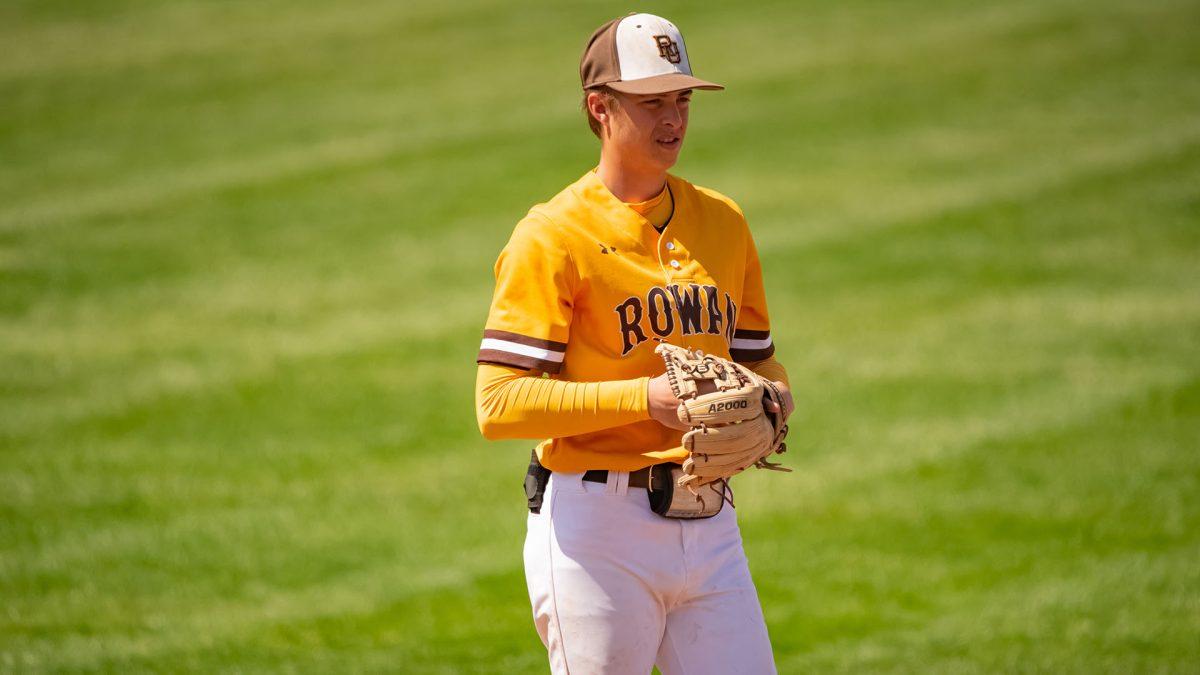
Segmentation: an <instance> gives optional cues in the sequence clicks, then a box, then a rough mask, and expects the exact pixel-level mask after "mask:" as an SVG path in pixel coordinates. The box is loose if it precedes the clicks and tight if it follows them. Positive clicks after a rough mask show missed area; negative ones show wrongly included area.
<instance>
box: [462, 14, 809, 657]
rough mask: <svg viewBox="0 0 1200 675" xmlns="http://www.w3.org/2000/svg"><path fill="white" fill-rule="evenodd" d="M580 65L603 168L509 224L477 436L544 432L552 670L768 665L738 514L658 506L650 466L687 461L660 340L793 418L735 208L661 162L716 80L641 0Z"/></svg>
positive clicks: (751, 249) (537, 521) (542, 497)
mask: <svg viewBox="0 0 1200 675" xmlns="http://www.w3.org/2000/svg"><path fill="white" fill-rule="evenodd" d="M580 77H581V80H582V85H583V90H584V108H585V110H586V113H587V117H588V123H589V126H590V127H591V129H592V131H593V133H594V134H595V135H596V136H597V137H598V138H599V139H600V161H599V164H598V165H597V166H596V168H594V169H592V170H591V171H588V172H587V173H585V174H584V175H583V176H582V177H580V178H579V179H578V180H577V181H575V182H574V183H572V184H570V185H568V186H567V187H566V188H565V189H564V190H562V191H561V192H560V193H558V194H557V195H555V196H554V197H552V198H551V199H549V200H548V201H547V202H545V203H542V204H537V205H536V206H534V207H533V208H532V209H530V211H529V213H528V214H527V215H526V216H525V217H524V218H523V219H521V220H520V222H518V223H517V226H516V228H515V229H514V231H513V234H512V237H511V239H510V240H509V242H508V244H507V245H506V246H505V247H504V249H503V251H502V252H501V253H500V256H499V258H498V260H497V261H496V265H495V276H496V288H495V294H494V296H493V299H492V303H491V309H490V312H489V314H488V318H487V323H486V327H485V330H484V338H483V342H482V343H481V345H480V349H479V356H478V359H477V362H478V364H479V366H478V380H477V385H476V408H477V410H476V412H477V417H478V421H479V426H480V430H481V431H482V433H483V434H484V436H485V437H487V438H489V439H503V438H531V439H540V440H541V443H540V444H538V446H537V448H536V450H535V456H534V458H533V459H532V460H531V467H530V472H529V475H528V476H527V477H526V494H527V497H528V499H529V506H530V513H529V516H528V521H527V535H526V540H525V550H524V558H525V572H526V580H527V583H528V588H529V597H530V601H531V603H532V606H533V616H534V623H535V626H536V628H537V632H538V635H539V636H540V637H541V639H542V642H543V643H544V644H545V646H546V648H547V651H548V653H549V659H550V665H551V669H552V671H553V672H555V673H568V672H570V673H577V674H578V673H638V674H645V673H649V672H650V670H651V669H652V667H653V666H655V665H657V666H658V668H659V669H660V670H661V671H662V672H663V673H664V675H675V674H678V673H687V674H688V675H694V674H698V673H700V674H702V673H714V674H715V673H720V674H722V675H728V674H730V673H755V674H759V673H772V672H775V666H774V661H773V658H772V653H771V645H770V641H769V639H768V635H767V629H766V625H765V622H764V620H763V615H762V610H761V607H760V605H759V601H758V596H757V594H756V591H755V588H754V584H753V581H752V580H751V578H750V572H749V569H748V566H747V562H746V557H745V554H744V553H743V549H742V543H741V536H740V534H739V531H738V525H737V518H736V515H735V511H734V509H733V508H731V507H727V508H720V503H721V500H720V499H718V500H716V502H717V506H716V507H715V508H716V509H717V510H716V511H713V510H711V509H710V510H708V511H706V512H704V513H702V514H694V515H699V516H702V517H691V516H688V517H684V518H677V517H664V516H663V515H660V513H659V512H656V511H653V510H652V509H651V506H650V505H649V502H650V501H651V499H652V496H653V495H654V494H655V490H656V489H658V488H655V487H654V486H655V485H659V486H660V487H661V482H660V483H655V479H654V478H653V476H655V475H658V474H657V473H656V472H658V471H659V469H661V468H662V467H678V465H679V463H681V462H684V461H685V460H687V459H688V457H689V452H688V450H686V449H684V447H682V446H681V442H680V438H681V432H682V431H683V430H685V429H688V428H689V425H687V424H685V423H683V422H681V421H680V417H679V412H678V409H679V405H680V399H679V398H678V397H677V396H676V394H675V391H674V390H673V389H672V386H671V383H670V382H669V381H668V378H667V377H666V376H665V375H664V374H663V373H664V365H663V359H662V358H660V356H659V355H657V354H656V353H655V349H656V347H657V346H658V345H659V344H660V343H667V344H670V345H679V346H682V347H689V348H693V349H698V350H702V351H703V352H704V353H707V354H711V355H717V356H721V357H724V358H728V359H731V360H732V361H734V362H736V363H739V364H742V365H745V366H747V367H748V368H749V369H750V371H753V373H756V374H757V375H758V376H762V377H763V378H765V380H769V381H771V382H773V383H774V385H775V386H776V388H777V389H778V390H779V391H780V392H782V393H783V398H782V400H781V402H780V403H771V404H764V406H766V407H770V406H773V407H774V412H777V413H780V414H782V415H785V416H786V414H787V413H790V412H791V406H792V403H791V395H790V393H788V385H787V374H786V372H785V371H784V369H783V367H782V366H781V365H780V364H779V363H778V362H777V361H776V360H775V359H774V357H773V354H774V351H775V347H774V344H773V342H772V339H771V331H770V322H769V320H768V315H767V303H766V297H765V295H764V291H763V283H762V273H761V269H760V267H759V259H758V253H757V251H756V249H755V246H754V241H753V239H752V238H751V236H750V231H749V229H748V226H747V224H746V220H745V218H744V217H743V215H742V211H741V210H740V209H739V208H738V206H737V204H735V203H734V202H733V201H732V200H731V199H729V198H728V197H725V196H724V195H722V194H720V193H718V192H716V191H714V190H710V189H707V188H702V187H698V186H695V185H692V184H691V183H689V182H688V181H686V180H684V179H682V178H679V177H677V176H674V175H671V174H669V173H667V170H668V169H670V168H671V167H672V166H673V165H674V164H675V162H676V159H677V158H678V156H679V151H680V147H681V146H682V145H683V142H684V138H685V136H686V132H687V125H688V108H689V105H690V102H691V99H692V93H693V92H694V91H696V90H719V89H722V88H723V87H721V86H720V85H717V84H713V83H711V82H706V81H704V80H701V79H698V78H696V77H694V76H693V75H692V68H691V65H690V61H689V59H688V52H687V49H686V48H685V46H684V42H683V37H682V36H681V35H680V33H679V30H678V29H677V28H676V27H675V25H674V24H672V23H671V22H670V21H668V20H666V19H664V18H661V17H658V16H653V15H650V14H630V15H628V16H625V17H622V18H620V19H614V20H612V21H609V22H607V23H605V24H604V25H603V26H601V27H600V28H599V29H597V30H596V31H595V32H594V33H593V34H592V36H591V39H590V40H589V41H588V43H587V46H586V48H585V50H584V53H583V57H582V60H581V63H580ZM781 408H782V409H781ZM648 489H649V492H648ZM723 496H725V495H724V494H723Z"/></svg>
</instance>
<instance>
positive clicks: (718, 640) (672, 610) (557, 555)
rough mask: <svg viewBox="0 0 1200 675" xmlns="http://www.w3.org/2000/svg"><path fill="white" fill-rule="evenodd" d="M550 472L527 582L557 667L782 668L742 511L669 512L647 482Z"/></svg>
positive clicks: (530, 541)
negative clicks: (746, 543)
mask: <svg viewBox="0 0 1200 675" xmlns="http://www.w3.org/2000/svg"><path fill="white" fill-rule="evenodd" d="M582 478H583V474H579V473H574V474H572V473H555V474H552V475H551V476H550V484H549V485H548V486H547V488H546V494H545V497H544V499H543V501H542V508H541V513H536V514H535V513H530V514H529V519H528V530H527V534H526V537H525V578H526V582H527V583H528V585H529V599H530V602H531V603H532V605H533V619H534V624H535V625H536V627H537V632H538V635H539V636H540V637H541V638H542V643H543V644H545V645H546V649H547V651H548V652H549V656H550V669H551V671H552V672H554V673H557V674H563V675H565V674H567V673H571V674H573V675H592V674H598V673H604V674H606V675H608V674H613V675H625V674H627V673H628V674H636V675H646V674H647V673H649V672H650V670H651V668H652V666H654V665H657V666H658V668H659V670H661V671H662V673H663V675H708V674H710V673H711V674H712V675H732V674H734V673H746V674H748V675H763V674H767V673H774V672H775V662H774V659H773V657H772V654H771V643H770V639H769V638H768V636H767V627H766V623H765V622H764V621H763V614H762V608H761V607H760V605H759V603H758V594H757V592H756V591H755V589H754V582H753V581H752V580H751V578H750V570H749V568H748V567H747V564H746V556H745V553H744V552H743V551H742V538H741V534H740V532H739V531H738V526H737V516H736V513H735V512H734V509H732V508H731V507H730V506H729V505H728V504H726V505H725V508H723V509H722V510H721V512H720V513H719V514H717V515H716V516H714V517H712V518H707V519H701V520H677V519H671V518H663V517H662V516H659V515H657V514H655V513H654V512H653V511H651V510H650V507H649V505H648V504H647V501H646V490H645V489H644V488H629V487H628V482H629V474H628V473H626V472H623V471H610V472H609V474H608V484H607V485H605V484H602V483H593V482H589V481H584V480H582Z"/></svg>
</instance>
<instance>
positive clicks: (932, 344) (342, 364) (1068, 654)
mask: <svg viewBox="0 0 1200 675" xmlns="http://www.w3.org/2000/svg"><path fill="white" fill-rule="evenodd" d="M630 9H637V10H644V11H652V12H656V13H660V14H664V15H667V16H669V17H671V18H672V19H673V20H674V21H676V22H677V23H678V24H679V25H680V26H681V27H682V28H683V30H684V34H685V35H686V37H687V38H688V46H689V48H690V49H691V52H692V58H693V64H694V66H695V68H696V71H697V74H699V75H700V76H701V77H706V78H711V79H714V80H716V81H718V82H722V83H725V84H726V85H727V86H728V90H727V91H725V92H724V93H720V94H711V93H707V92H702V93H700V94H698V95H697V97H696V101H695V103H694V105H693V111H692V125H691V130H690V133H689V137H688V140H687V143H686V145H685V148H684V151H683V158H682V160H681V163H680V165H679V166H678V167H677V168H676V171H675V172H676V173H678V174H679V175H682V176H684V177H686V178H689V179H690V180H692V181H694V182H696V183H698V184H700V185H707V186H711V187H714V188H717V189H719V190H721V191H722V192H725V193H726V194H729V195H730V196H732V197H733V198H734V199H736V200H738V201H739V202H740V204H741V205H742V206H743V207H744V209H745V211H746V213H747V216H748V218H749V220H750V223H751V226H752V228H753V230H754V232H755V236H756V238H757V240H758V243H759V247H760V250H761V251H762V257H763V262H764V266H765V270H766V272H765V275H766V284H767V290H768V297H769V300H770V303H771V310H772V317H773V328H774V334H775V336H776V341H777V343H778V345H779V352H778V355H779V357H780V360H781V361H782V362H783V363H784V364H785V365H787V366H788V368H789V370H790V373H791V378H792V382H793V385H794V387H795V390H796V395H797V398H798V400H799V404H800V411H799V413H798V415H797V417H796V418H795V421H794V424H793V432H792V437H791V441H792V442H791V444H790V445H791V448H792V449H791V451H790V452H789V454H788V455H787V457H786V461H787V463H788V464H789V465H790V466H792V467H793V468H795V469H796V472H795V473H793V474H789V475H783V474H767V473H765V472H762V473H752V474H750V475H748V476H746V477H744V478H741V479H739V480H738V484H739V486H740V487H739V491H738V497H739V501H738V513H739V516H740V518H741V523H742V528H743V532H744V536H745V539H746V548H747V552H748V554H749V556H750V560H751V566H752V569H753V571H754V573H755V577H756V580H757V583H758V587H759V592H760V595H761V597H762V601H763V605H764V609H765V612H766V616H767V620H768V624H769V628H770V630H771V634H772V638H773V641H774V645H775V648H776V655H777V660H778V663H779V667H780V670H781V672H785V673H800V672H814V673H835V672H853V673H862V672H888V673H891V672H895V673H996V672H1052V673H1099V672H1114V673H1116V672H1163V673H1165V672H1179V673H1184V672H1193V673H1195V672H1200V42H1198V41H1197V40H1196V33H1197V30H1196V29H1197V27H1198V26H1200V4H1198V3H1197V2H1196V1H1195V0H1161V1H1160V0H1147V1H1136V0H1128V1H1125V2H1116V1H1112V0H1092V1H1088V2H1085V1H1084V0H1013V1H1011V2H994V3H965V2H950V1H948V0H923V1H920V2H918V1H915V0H900V1H895V2H871V1H869V0H850V1H847V2H837V3H826V2H802V3H793V2H771V3H761V4H759V5H757V6H750V7H736V8H735V7H734V6H733V5H732V4H728V5H727V4H725V3H719V4H718V3H712V4H711V6H708V7H702V6H698V5H697V4H696V3H686V2H656V3H652V4H651V5H649V6H644V7H629V6H626V5H616V4H607V3H570V4H568V3H558V2H544V3H542V4H529V5H523V6H518V5H516V4H514V3H512V2H499V1H492V0H479V1H476V2H470V3H467V2H462V3H430V4H428V5H427V6H426V5H418V4H416V3H406V2H384V1H381V0H363V1H359V2H350V3H332V2H314V1H302V2H297V1H293V2H282V1H272V0H265V1H262V2H254V3H241V2H229V1H218V2H184V1H180V2H157V1H152V0H111V1H110V2H106V3H87V4H85V3H82V2H68V1H66V0H54V1H49V0H40V1H37V2H35V1H33V0H10V1H9V2H6V3H4V4H3V5H2V6H0V50H2V52H3V54H4V57H3V59H0V671H3V672H22V673H23V672H78V671H88V672H102V671H109V672H145V671H153V672H197V673H207V672H219V671H236V672H267V671H271V672H295V673H300V672H313V673H317V672H320V673H329V672H360V671H373V672H407V673H462V672H481V673H482V672H488V673H538V672H545V670H546V666H545V660H544V652H543V650H542V647H541V644H540V643H539V642H538V640H537V637H536V634H535V633H534V631H533V626H532V621H531V620H530V617H529V607H528V600H527V597H526V595H525V588H524V577H523V572H522V567H521V541H522V537H523V533H524V511H523V497H522V495H521V492H520V488H519V483H520V477H521V474H522V472H523V470H524V467H525V464H526V461H527V458H528V449H529V447H530V444H529V443H527V442H504V443H488V442H486V441H484V440H482V439H481V438H480V437H479V433H478V430H477V429H476V426H475V420H474V411H473V393H472V387H473V384H474V374H475V365H474V357H475V352H476V350H477V348H478V341H479V337H480V333H481V331H482V328H483V320H484V317H485V315H486V311H487V306H488V302H489V300H490V294H491V289H492V277H491V266H492V263H493V262H494V260H495V256H496V254H497V253H498V252H499V250H500V247H501V246H502V245H503V244H504V242H505V240H506V239H507V237H508V235H509V233H510V232H511V229H512V226H513V225H514V224H515V223H516V221H517V220H518V219H519V218H520V217H521V216H522V215H523V214H524V212H525V210H526V209H527V208H528V207H529V206H530V205H532V204H533V203H535V202H537V201H541V200H544V199H545V198H547V197H549V196H550V195H552V194H554V193H555V192H557V191H558V190H559V189H560V188H561V187H562V186H563V185H565V184H567V183H568V182H570V181H572V180H574V179H575V178H576V177H578V176H579V175H581V174H582V173H583V172H584V171H586V170H587V169H588V168H590V167H591V166H592V165H593V163H594V161H595V159H596V151H597V145H596V142H595V140H594V139H593V138H592V136H591V134H590V133H589V132H588V130H587V128H586V124H585V122H584V120H583V117H582V115H581V113H580V112H579V109H578V105H579V101H578V94H577V91H576V89H577V86H578V85H577V82H578V80H577V63H578V56H579V50H580V48H581V46H582V43H583V41H584V39H585V38H586V36H587V35H588V33H589V32H590V30H591V29H592V28H594V27H595V26H596V25H599V24H600V23H601V22H602V21H604V20H606V19H608V18H610V17H612V16H617V15H619V14H622V13H624V12H625V11H628V10H630ZM415 378H427V379H429V380H432V381H438V382H441V383H443V384H442V385H441V386H439V387H437V388H436V389H435V390H434V391H431V392H427V393H421V394H419V395H417V394H414V393H412V388H411V385H410V384H408V383H409V382H410V381H412V380H413V379H415Z"/></svg>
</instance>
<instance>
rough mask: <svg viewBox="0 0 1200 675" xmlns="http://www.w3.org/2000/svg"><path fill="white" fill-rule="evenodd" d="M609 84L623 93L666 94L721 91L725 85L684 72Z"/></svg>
mask: <svg viewBox="0 0 1200 675" xmlns="http://www.w3.org/2000/svg"><path fill="white" fill-rule="evenodd" d="M608 86H609V87H611V88H612V89H615V90H617V91H619V92H621V93H622V94H637V95H641V94H665V93H667V92H669V91H682V90H684V89H711V90H715V91H720V90H721V89H724V88H725V87H723V86H721V85H719V84H716V83H713V82H706V81H705V80H701V79H699V78H696V77H692V76H691V75H684V74H683V73H670V74H668V75H655V76H654V77H645V78H642V79H640V80H628V81H621V82H609V83H608Z"/></svg>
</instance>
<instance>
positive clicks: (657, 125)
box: [608, 89, 692, 171]
mask: <svg viewBox="0 0 1200 675" xmlns="http://www.w3.org/2000/svg"><path fill="white" fill-rule="evenodd" d="M617 95H618V96H619V97H620V101H619V105H618V106H617V108H616V110H614V111H612V113H613V114H612V123H611V126H610V127H609V130H610V136H609V138H608V148H610V149H611V150H614V151H616V152H618V153H620V155H621V157H622V159H624V160H626V161H627V162H632V163H637V164H640V165H643V166H645V168H647V169H657V170H662V171H666V170H667V169H669V168H671V167H672V166H674V165H675V162H676V160H678V159H679V149H680V148H681V147H683V137H684V134H686V133H687V124H688V106H689V105H690V104H691V100H692V90H690V89H686V90H684V91H673V92H669V93H666V94H647V95H634V94H617Z"/></svg>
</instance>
